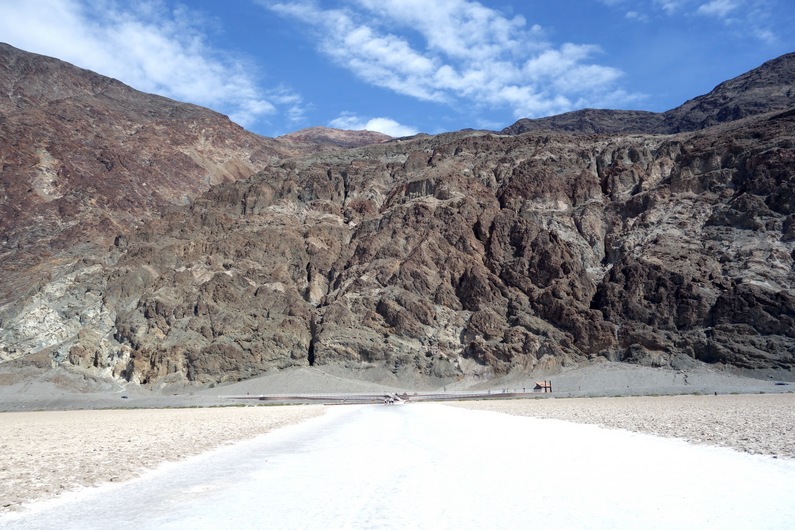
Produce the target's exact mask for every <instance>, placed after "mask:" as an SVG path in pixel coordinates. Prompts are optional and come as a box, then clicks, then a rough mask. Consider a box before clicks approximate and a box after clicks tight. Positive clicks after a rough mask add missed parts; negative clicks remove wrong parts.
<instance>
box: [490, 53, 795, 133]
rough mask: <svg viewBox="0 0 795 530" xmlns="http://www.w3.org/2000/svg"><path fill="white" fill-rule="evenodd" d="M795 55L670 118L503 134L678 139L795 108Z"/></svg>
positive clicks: (555, 124)
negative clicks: (677, 135)
mask: <svg viewBox="0 0 795 530" xmlns="http://www.w3.org/2000/svg"><path fill="white" fill-rule="evenodd" d="M793 79H795V53H789V54H786V55H782V56H781V57H778V58H776V59H773V60H771V61H768V62H766V63H765V64H763V65H762V66H760V67H759V68H756V69H754V70H751V71H750V72H747V73H745V74H742V75H740V76H738V77H736V78H734V79H731V80H729V81H725V82H723V83H721V84H719V85H718V86H717V87H715V88H714V89H713V90H712V92H710V93H709V94H706V95H703V96H699V97H697V98H694V99H691V100H690V101H688V102H686V103H684V104H683V105H681V106H679V107H677V108H675V109H672V110H669V111H667V112H662V113H655V112H645V111H636V110H597V109H584V110H578V111H575V112H567V113H565V114H561V115H558V116H550V117H548V118H540V119H535V120H532V119H527V118H523V119H521V120H519V121H517V122H516V123H514V124H513V125H511V126H510V127H506V128H505V129H503V131H502V134H522V133H525V132H531V131H550V130H552V131H567V132H580V133H589V134H590V133H598V134H621V133H639V134H674V133H678V132H686V131H696V130H699V129H704V128H706V127H710V126H712V125H716V124H718V123H725V122H727V121H733V120H737V119H740V118H745V117H747V116H754V115H757V114H764V113H766V112H773V111H776V110H786V109H788V108H790V107H792V106H793V105H795V90H793V86H792V80H793Z"/></svg>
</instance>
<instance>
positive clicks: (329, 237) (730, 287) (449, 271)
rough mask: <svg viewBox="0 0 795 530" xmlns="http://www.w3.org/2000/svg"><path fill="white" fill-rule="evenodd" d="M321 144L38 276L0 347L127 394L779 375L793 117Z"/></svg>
mask: <svg viewBox="0 0 795 530" xmlns="http://www.w3.org/2000/svg"><path fill="white" fill-rule="evenodd" d="M773 63H774V64H778V63H775V62H773ZM768 64H771V63H768ZM757 74H761V75H762V76H763V77H764V76H768V75H769V74H768V73H766V72H764V67H763V68H762V69H761V71H760V72H757ZM787 84H788V85H791V84H792V80H791V79H789V81H788V82H787ZM742 97H745V96H742ZM740 99H742V98H741V96H740V95H739V94H738V95H737V97H736V98H735V100H736V101H739V100H740ZM748 101H750V99H749V100H748ZM748 105H750V103H748ZM758 105H759V107H760V108H761V107H764V105H765V103H764V102H759V103H758ZM65 106H66V105H65ZM749 108H750V107H749ZM701 121H703V120H701ZM177 125H179V123H176V124H174V123H172V124H170V126H169V127H175V126H177ZM169 130H171V129H169ZM317 132H318V131H315V132H311V133H307V134H308V136H305V137H304V138H300V139H299V142H298V143H300V144H302V145H311V144H312V142H313V141H314V140H313V139H312V138H316V136H315V135H316V134H317ZM320 132H321V133H322V134H326V133H325V132H323V131H320ZM172 134H173V135H174V136H173V137H175V138H180V136H179V135H180V134H181V133H179V132H172V133H169V135H164V136H163V138H166V139H168V138H170V137H171V135H172ZM280 145H284V142H283V141H282V143H281V144H280ZM342 145H343V144H340V145H339V146H338V147H337V148H335V149H331V150H328V149H314V152H307V150H298V151H294V152H293V156H287V155H282V154H279V153H277V154H274V155H273V156H271V157H270V158H268V159H267V160H262V161H261V162H260V163H261V164H262V165H261V167H260V168H259V171H257V172H256V174H254V175H252V176H250V177H249V178H247V179H237V180H235V179H231V178H230V179H226V181H225V182H220V183H218V184H216V185H212V186H208V189H207V190H206V191H205V192H202V193H199V194H197V195H196V196H195V197H194V198H191V199H189V204H186V205H184V206H179V205H174V204H173V203H172V204H170V205H169V206H168V207H167V208H157V209H156V208H155V207H153V208H152V210H151V211H152V212H154V211H157V215H154V214H152V215H150V216H149V217H150V218H151V219H149V220H147V221H146V222H142V221H139V223H138V225H137V226H136V229H135V230H119V231H118V234H117V236H116V237H114V238H113V242H112V244H111V245H109V246H108V248H106V249H105V252H104V253H98V254H95V255H94V257H90V258H88V257H82V258H80V259H75V260H73V261H72V262H70V264H69V267H64V268H62V269H54V268H50V269H49V276H48V277H47V278H45V279H44V280H42V281H40V282H39V283H37V284H36V285H35V286H34V287H33V288H31V289H30V290H29V291H28V292H27V293H26V294H23V295H20V296H18V297H17V298H15V299H13V300H12V301H11V302H9V303H7V304H6V305H5V306H3V307H2V309H1V310H0V355H2V357H3V358H4V359H17V358H24V357H25V356H27V355H29V354H31V353H37V352H38V353H39V357H38V358H41V355H42V354H44V355H47V356H49V358H50V359H52V362H54V363H60V364H64V365H69V366H74V367H77V368H76V369H83V370H88V371H90V372H94V373H97V374H103V375H107V376H111V377H115V378H123V379H126V380H129V381H134V382H138V383H142V384H154V383H160V382H192V383H201V384H206V383H211V382H219V381H230V380H239V379H245V378H248V377H252V376H255V375H257V374H260V373H263V372H265V371H269V370H278V369H282V368H285V367H289V366H307V365H334V366H335V367H336V368H345V369H347V370H350V371H358V372H367V371H374V370H383V369H387V370H389V371H391V372H393V373H395V374H398V375H400V376H403V377H408V378H410V377H418V376H423V377H432V378H437V379H439V380H452V379H457V378H461V377H482V378H488V377H493V376H495V375H500V374H504V373H507V372H511V371H516V370H532V369H536V368H540V367H543V368H547V369H554V368H556V367H560V366H563V365H568V364H573V363H580V362H587V361H588V360H589V359H597V358H605V359H609V360H612V361H626V362H634V363H640V364H645V365H650V366H673V367H678V368H687V367H689V366H692V365H693V364H694V363H698V362H706V363H713V364H719V365H723V366H728V367H734V368H737V369H744V370H749V371H756V372H757V373H761V372H765V373H767V371H769V370H777V371H778V372H779V373H783V374H784V376H786V377H789V376H787V375H786V374H791V373H792V369H793V365H795V294H793V293H794V292H793V285H795V268H794V267H793V263H794V262H795V214H793V212H795V208H794V206H795V109H794V108H789V109H787V110H777V111H774V112H768V113H764V114H756V115H753V116H750V117H744V118H741V119H737V120H733V121H726V122H725V123H721V124H718V125H716V126H712V127H708V128H703V129H699V130H697V131H693V132H679V133H676V134H667V135H652V134H618V133H616V134H583V133H577V134H572V133H567V132H560V131H549V132H545V133H525V134H521V135H507V136H506V135H498V134H492V133H487V132H482V131H481V132H478V131H461V132H458V133H450V134H443V135H438V136H419V137H415V138H409V139H400V140H391V141H387V142H383V143H377V144H370V145H365V146H360V147H349V148H348V147H343V146H342ZM10 151H13V150H10ZM139 178H141V177H140V176H139ZM90 182H93V180H91V181H90ZM145 182H146V183H147V184H148V183H149V181H148V180H145ZM108 211H112V209H110V208H109V209H108ZM20 233H26V232H25V231H24V230H20ZM9 255H10V256H12V258H13V257H14V255H13V254H6V255H5V256H9ZM14 259H15V258H14Z"/></svg>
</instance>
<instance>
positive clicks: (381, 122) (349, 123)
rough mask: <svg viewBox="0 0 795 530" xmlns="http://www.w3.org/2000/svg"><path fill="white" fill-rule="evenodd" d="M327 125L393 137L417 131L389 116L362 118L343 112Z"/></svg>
mask: <svg viewBox="0 0 795 530" xmlns="http://www.w3.org/2000/svg"><path fill="white" fill-rule="evenodd" d="M329 126H331V127H334V128H337V129H344V130H347V131H374V132H380V133H383V134H386V135H388V136H391V137H393V138H399V137H402V136H414V135H415V134H417V133H419V131H418V130H417V129H415V128H414V127H411V126H408V125H402V124H400V123H398V122H396V121H395V120H393V119H390V118H369V119H368V118H362V117H360V116H356V115H354V114H343V115H342V116H340V117H339V118H336V119H334V120H332V121H331V122H330V123H329Z"/></svg>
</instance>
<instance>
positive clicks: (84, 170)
mask: <svg viewBox="0 0 795 530" xmlns="http://www.w3.org/2000/svg"><path fill="white" fill-rule="evenodd" d="M334 134H335V133H334V132H333V131H331V130H329V132H328V133H326V137H317V136H316V137H315V138H314V140H313V141H311V142H309V141H303V143H302V142H300V141H296V137H300V138H306V137H307V135H298V133H296V134H295V135H293V136H289V137H287V138H285V140H284V141H279V140H274V139H270V138H264V137H261V136H257V135H255V134H252V133H250V132H248V131H245V130H244V129H242V128H241V127H239V126H238V125H236V124H234V123H232V122H231V121H229V119H228V118H227V117H226V116H223V115H220V114H218V113H216V112H213V111H210V110H208V109H205V108H201V107H198V106H195V105H189V104H184V103H178V102H176V101H172V100H169V99H166V98H163V97H159V96H154V95H150V94H144V93H141V92H138V91H136V90H133V89H132V88H130V87H128V86H126V85H124V84H122V83H120V82H118V81H116V80H114V79H110V78H107V77H103V76H100V75H98V74H95V73H93V72H90V71H87V70H83V69H80V68H76V67H74V66H72V65H70V64H68V63H65V62H63V61H59V60H56V59H52V58H48V57H43V56H39V55H35V54H31V53H27V52H24V51H22V50H18V49H16V48H13V47H11V46H9V45H7V44H2V43H0V139H2V141H0V160H2V166H0V186H2V195H1V196H0V274H2V277H3V278H4V281H3V282H0V305H2V304H3V303H7V302H10V301H13V300H15V299H18V298H19V297H20V296H24V294H25V293H26V292H28V290H29V289H31V288H34V290H35V287H34V286H35V285H37V284H38V283H39V282H46V281H47V280H48V278H50V276H51V275H52V271H53V270H56V269H58V270H61V269H62V268H63V266H64V265H66V266H67V268H68V266H70V264H71V263H72V262H74V261H75V260H77V259H82V258H85V257H86V256H98V257H101V256H102V255H104V254H105V253H106V251H107V248H108V246H109V245H111V244H112V243H113V240H114V239H115V238H116V237H117V236H120V235H124V234H127V233H128V232H129V231H130V230H133V229H134V228H135V227H137V226H139V225H140V223H142V222H144V221H146V220H148V219H151V218H152V217H158V216H159V215H160V214H161V212H162V211H163V210H164V209H167V208H169V207H173V206H181V205H186V204H189V203H190V202H191V201H192V200H193V199H194V198H195V197H197V196H198V195H200V194H201V193H203V192H205V191H207V190H208V189H209V188H210V187H211V186H213V185H215V184H219V183H221V182H231V181H235V180H239V179H242V178H247V177H249V176H251V175H252V174H253V173H254V172H256V171H257V170H259V169H260V168H262V167H263V166H264V165H266V164H268V163H269V162H272V161H275V160H279V159H282V158H286V157H288V156H295V155H296V154H299V153H301V152H304V151H310V152H311V151H316V150H317V149H319V148H323V149H333V148H336V147H337V146H338V145H343V146H345V147H347V146H350V145H365V144H366V143H368V142H370V141H372V142H382V141H384V139H385V137H384V136H383V135H377V134H375V133H363V132H347V131H338V132H337V133H336V136H334ZM332 136H334V138H333V139H332V138H331V137H332Z"/></svg>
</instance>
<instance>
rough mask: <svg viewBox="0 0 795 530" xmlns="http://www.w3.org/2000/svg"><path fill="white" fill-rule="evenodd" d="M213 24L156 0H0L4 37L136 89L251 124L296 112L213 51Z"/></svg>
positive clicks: (236, 60) (296, 103)
mask: <svg viewBox="0 0 795 530" xmlns="http://www.w3.org/2000/svg"><path fill="white" fill-rule="evenodd" d="M210 26H211V22H210V21H207V20H204V19H203V18H202V16H201V14H200V13H197V12H195V11H190V10H188V9H187V8H185V7H177V8H176V9H169V8H168V7H167V6H166V4H164V3H163V2H160V1H157V0H151V1H141V2H130V3H127V2H117V1H115V0H36V1H35V2H0V35H2V40H4V41H6V42H8V43H9V44H12V45H14V46H16V47H19V48H22V49H24V50H27V51H31V52H35V53H41V54H44V55H51V56H55V57H58V58H60V59H63V60H66V61H69V62H71V63H73V64H76V65H78V66H81V67H83V68H87V69H90V70H94V71H96V72H98V73H101V74H103V75H107V76H110V77H115V78H117V79H119V80H121V81H123V82H125V83H127V84H129V85H131V86H133V87H135V88H137V89H139V90H143V91H146V92H153V93H156V94H160V95H163V96H167V97H170V98H174V99H177V100H181V101H187V102H191V103H196V104H199V105H204V106H208V107H210V108H213V109H215V110H218V111H220V112H224V113H226V114H229V115H230V117H231V119H233V120H234V121H236V122H237V123H239V124H241V125H243V126H251V125H253V124H254V123H255V122H257V121H258V120H261V119H263V118H265V119H267V118H268V117H270V116H273V115H275V114H277V113H279V112H281V111H284V112H286V113H288V114H291V115H296V114H299V115H300V114H301V110H300V109H301V98H300V97H299V96H298V95H297V94H292V93H290V91H289V90H288V89H285V88H278V89H275V90H271V91H268V90H264V89H262V88H261V87H260V86H259V84H258V80H257V78H256V76H255V75H254V74H252V72H255V71H256V68H255V67H254V66H253V65H252V64H250V63H248V62H247V61H246V60H245V59H244V58H241V57H236V56H233V55H231V54H228V53H225V52H224V51H222V50H218V49H216V48H214V47H213V46H212V45H211V44H210V42H209V40H208V38H207V32H208V31H209V28H210Z"/></svg>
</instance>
